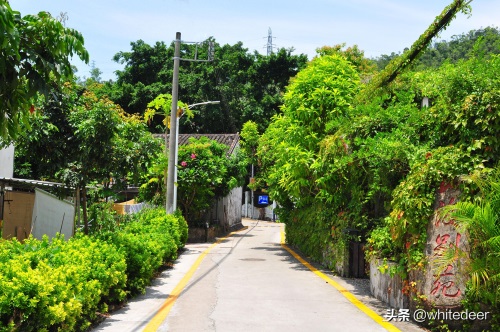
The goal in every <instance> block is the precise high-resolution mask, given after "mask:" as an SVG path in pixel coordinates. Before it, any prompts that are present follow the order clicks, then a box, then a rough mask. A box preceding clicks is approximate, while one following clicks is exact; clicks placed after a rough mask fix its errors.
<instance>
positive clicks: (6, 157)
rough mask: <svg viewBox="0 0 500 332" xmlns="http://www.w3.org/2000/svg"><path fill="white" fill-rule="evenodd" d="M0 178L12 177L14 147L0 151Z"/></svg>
mask: <svg viewBox="0 0 500 332" xmlns="http://www.w3.org/2000/svg"><path fill="white" fill-rule="evenodd" d="M0 177H4V178H12V177H14V145H10V146H8V147H6V148H5V149H0Z"/></svg>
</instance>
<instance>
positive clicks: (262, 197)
mask: <svg viewBox="0 0 500 332" xmlns="http://www.w3.org/2000/svg"><path fill="white" fill-rule="evenodd" d="M258 204H259V205H268V204H269V196H268V195H259V200H258Z"/></svg>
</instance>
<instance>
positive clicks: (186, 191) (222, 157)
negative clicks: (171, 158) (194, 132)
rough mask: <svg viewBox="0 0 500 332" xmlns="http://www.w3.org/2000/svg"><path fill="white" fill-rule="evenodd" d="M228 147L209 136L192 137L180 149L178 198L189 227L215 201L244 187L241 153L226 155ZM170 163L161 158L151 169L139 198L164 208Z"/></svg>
mask: <svg viewBox="0 0 500 332" xmlns="http://www.w3.org/2000/svg"><path fill="white" fill-rule="evenodd" d="M227 149H228V148H227V146H226V145H224V144H220V143H218V142H216V141H214V140H210V139H208V138H206V137H201V138H200V139H195V138H190V139H189V143H188V144H186V145H181V146H179V163H178V165H177V168H178V175H177V178H178V180H177V193H178V195H177V197H178V203H179V207H180V210H181V211H182V214H183V216H184V217H185V218H186V220H187V221H188V223H189V224H190V225H196V223H197V222H200V219H201V217H202V216H203V214H204V212H205V211H206V210H207V209H208V208H210V207H211V206H212V203H213V202H214V201H215V199H216V198H222V197H224V196H226V195H228V194H229V192H230V191H231V190H232V189H233V188H236V187H238V186H241V185H243V182H244V179H245V175H246V170H245V166H246V163H245V159H244V156H243V155H242V154H241V153H236V154H234V155H229V156H228V155H227ZM166 165H167V161H166V158H165V157H164V156H159V158H158V160H157V162H156V163H155V164H154V165H153V166H152V167H151V170H150V174H149V175H148V178H147V181H145V183H144V184H143V185H142V186H141V189H140V192H139V197H140V198H141V199H142V200H147V201H151V202H153V203H156V204H157V205H164V199H165V192H164V190H165V188H164V186H163V185H162V184H163V176H164V170H165V168H166Z"/></svg>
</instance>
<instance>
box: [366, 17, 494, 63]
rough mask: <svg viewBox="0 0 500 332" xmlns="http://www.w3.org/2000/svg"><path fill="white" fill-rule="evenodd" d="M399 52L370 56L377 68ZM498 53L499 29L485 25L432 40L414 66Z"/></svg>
mask: <svg viewBox="0 0 500 332" xmlns="http://www.w3.org/2000/svg"><path fill="white" fill-rule="evenodd" d="M400 54H401V53H394V52H392V53H391V54H390V55H387V54H383V55H381V56H379V57H377V58H372V60H373V61H374V62H375V63H376V65H377V67H378V69H379V70H382V69H384V68H385V66H386V65H387V64H388V63H389V62H390V61H391V60H392V59H394V58H395V57H397V56H398V55H400ZM491 54H500V30H499V29H498V28H495V27H487V28H484V29H479V30H471V31H469V32H468V33H464V34H461V35H458V36H457V35H455V36H453V37H452V38H451V41H446V40H440V41H437V42H434V43H433V44H432V45H431V46H430V47H429V48H428V49H427V50H426V51H425V53H424V54H422V56H420V58H419V59H418V60H417V61H416V63H415V68H416V69H417V70H418V69H424V68H437V67H439V66H441V65H442V64H443V63H444V62H445V61H449V62H451V63H454V62H457V61H458V60H460V59H467V58H470V57H471V56H473V55H484V56H486V57H488V56H489V55H491Z"/></svg>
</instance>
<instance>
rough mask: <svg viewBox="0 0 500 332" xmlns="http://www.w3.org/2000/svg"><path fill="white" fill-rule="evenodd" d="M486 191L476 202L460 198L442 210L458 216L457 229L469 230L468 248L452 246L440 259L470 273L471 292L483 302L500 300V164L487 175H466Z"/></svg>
mask: <svg viewBox="0 0 500 332" xmlns="http://www.w3.org/2000/svg"><path fill="white" fill-rule="evenodd" d="M466 180H468V181H472V182H474V183H475V184H476V185H477V186H478V188H479V189H480V191H481V193H482V195H481V196H480V197H479V198H477V199H476V200H475V201H473V202H465V201H464V202H458V203H457V204H456V205H449V206H446V207H444V208H442V210H441V211H440V213H441V215H442V216H446V217H447V218H452V219H453V220H455V226H456V227H457V230H458V231H459V232H461V233H462V234H467V239H468V246H467V247H468V248H466V249H461V248H457V247H451V248H450V249H448V250H446V251H445V252H444V253H443V255H442V256H441V257H440V258H439V259H438V261H437V264H438V265H439V266H442V267H444V266H447V265H448V264H450V263H456V264H457V265H458V267H459V268H460V269H461V270H462V273H463V274H464V275H467V276H470V282H469V285H468V291H469V295H470V296H472V297H474V298H475V299H476V300H479V301H480V302H482V303H485V304H490V305H493V306H496V305H499V304H500V167H497V168H495V169H494V170H492V172H491V173H490V174H489V175H488V176H486V177H484V176H481V175H479V174H475V175H472V176H468V177H466Z"/></svg>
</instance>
